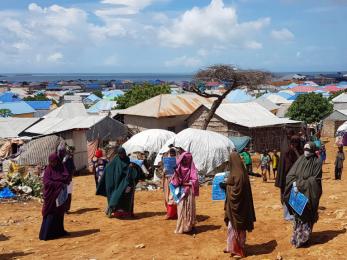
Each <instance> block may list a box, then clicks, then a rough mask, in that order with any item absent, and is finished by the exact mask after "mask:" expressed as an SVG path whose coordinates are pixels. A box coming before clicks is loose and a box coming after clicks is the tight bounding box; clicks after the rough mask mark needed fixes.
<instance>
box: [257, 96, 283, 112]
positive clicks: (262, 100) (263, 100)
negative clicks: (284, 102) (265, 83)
mask: <svg viewBox="0 0 347 260" xmlns="http://www.w3.org/2000/svg"><path fill="white" fill-rule="evenodd" d="M253 102H255V103H257V104H259V105H261V106H262V107H264V108H265V109H267V110H268V111H270V112H271V113H273V114H276V112H277V110H278V109H279V106H278V105H276V104H275V103H273V102H271V101H270V100H268V99H267V98H265V97H260V98H257V99H256V100H254V101H253Z"/></svg>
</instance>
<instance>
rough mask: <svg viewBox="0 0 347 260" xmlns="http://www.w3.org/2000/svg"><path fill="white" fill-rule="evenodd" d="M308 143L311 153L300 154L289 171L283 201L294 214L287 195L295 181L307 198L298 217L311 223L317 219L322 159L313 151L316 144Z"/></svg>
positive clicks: (320, 193)
mask: <svg viewBox="0 0 347 260" xmlns="http://www.w3.org/2000/svg"><path fill="white" fill-rule="evenodd" d="M308 144H309V147H310V148H309V149H310V151H312V152H313V154H312V156H310V157H305V156H304V155H302V156H300V158H299V159H298V160H297V161H296V162H295V164H294V165H293V167H292V168H291V170H290V171H289V173H288V175H287V179H286V188H285V192H284V201H285V203H286V204H287V207H288V209H289V210H290V211H291V213H292V214H294V213H295V212H294V211H293V210H292V208H291V207H290V205H289V197H290V192H291V190H292V187H293V182H296V186H297V188H298V190H299V192H301V193H303V194H304V195H305V196H306V197H307V198H308V203H307V205H306V207H305V209H304V212H303V214H302V215H301V216H298V218H300V219H301V220H302V221H303V222H309V223H312V224H313V223H315V222H317V220H318V206H319V200H320V197H321V195H322V161H321V160H320V159H319V158H318V157H317V155H316V154H315V153H314V151H315V150H316V145H315V144H314V143H313V142H309V143H308Z"/></svg>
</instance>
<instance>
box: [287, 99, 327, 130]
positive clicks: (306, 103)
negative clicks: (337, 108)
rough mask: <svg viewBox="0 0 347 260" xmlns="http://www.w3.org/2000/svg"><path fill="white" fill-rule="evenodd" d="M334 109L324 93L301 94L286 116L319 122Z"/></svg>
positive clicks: (308, 122) (307, 121)
mask: <svg viewBox="0 0 347 260" xmlns="http://www.w3.org/2000/svg"><path fill="white" fill-rule="evenodd" d="M332 111H333V105H332V104H331V103H330V102H329V100H328V99H326V98H324V97H323V96H322V94H316V93H309V94H304V95H300V96H299V97H298V98H297V100H295V101H294V102H293V104H292V105H291V106H290V108H289V110H288V113H287V115H286V116H288V117H289V118H290V119H293V120H299V121H304V122H306V123H307V124H311V123H317V122H319V121H320V120H322V119H323V118H324V117H325V116H326V115H328V114H330V113H331V112H332Z"/></svg>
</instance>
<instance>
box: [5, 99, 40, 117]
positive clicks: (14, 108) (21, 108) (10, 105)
mask: <svg viewBox="0 0 347 260" xmlns="http://www.w3.org/2000/svg"><path fill="white" fill-rule="evenodd" d="M0 109H8V110H10V111H11V113H12V114H14V115H21V114H30V113H35V112H36V111H35V109H33V108H32V107H31V106H29V105H28V104H27V103H25V102H24V101H19V102H6V103H0Z"/></svg>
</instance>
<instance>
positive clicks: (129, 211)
mask: <svg viewBox="0 0 347 260" xmlns="http://www.w3.org/2000/svg"><path fill="white" fill-rule="evenodd" d="M284 139H285V140H284V142H283V143H282V147H281V151H280V156H278V155H277V152H276V151H274V155H273V157H272V158H270V159H269V158H267V161H268V162H272V163H273V169H275V170H276V169H277V171H278V172H277V174H275V177H276V183H275V185H276V186H277V187H278V188H280V194H281V202H282V204H283V209H284V217H285V219H286V220H290V221H293V235H292V238H291V243H292V244H293V245H294V246H295V247H301V246H303V245H305V244H306V243H307V242H308V241H309V239H310V236H311V233H312V229H313V226H314V224H315V223H316V222H317V220H318V206H319V200H320V197H321V194H322V160H321V159H320V158H319V156H318V155H317V150H318V149H317V146H316V144H315V143H313V142H308V143H306V144H305V145H304V146H302V141H301V139H300V137H299V136H296V135H288V138H284ZM244 152H246V153H249V152H248V150H245V151H244ZM95 155H96V156H95V160H94V161H95V162H94V168H95V172H96V174H95V182H96V186H97V192H96V194H97V195H102V196H105V197H107V208H106V210H105V213H106V214H107V216H109V217H117V218H131V217H133V216H134V198H135V188H136V185H137V183H138V181H140V180H142V179H144V178H145V174H144V172H143V170H142V169H141V167H140V166H139V165H137V164H136V163H134V162H132V161H131V160H130V158H129V156H128V155H127V153H126V151H125V150H124V149H123V148H122V147H120V148H119V149H118V152H117V155H116V156H115V157H114V158H113V159H112V160H111V161H110V162H108V161H107V160H106V159H104V158H103V156H102V153H101V152H97V153H96V154H95ZM263 155H264V156H269V155H268V154H266V153H265V154H263ZM165 157H171V158H174V159H175V161H176V165H175V168H174V170H173V172H170V171H166V170H165V169H164V174H163V178H162V180H163V190H164V202H165V207H166V212H167V214H166V218H167V219H177V223H176V229H175V233H178V234H182V233H189V232H192V231H193V230H194V228H195V225H196V203H195V199H196V197H197V196H199V178H198V170H197V168H196V167H195V164H194V160H193V156H192V154H191V153H189V152H186V151H183V150H182V149H176V148H174V147H171V148H170V149H169V151H168V153H167V154H166V155H165ZM343 160H344V154H343V149H342V148H339V151H338V154H337V159H336V163H335V166H336V172H337V176H338V177H339V178H341V172H342V170H341V167H342V166H341V165H343ZM261 161H262V160H261ZM264 161H265V159H264ZM251 164H252V159H251V156H250V155H249V158H247V154H246V155H245V154H244V153H241V156H240V154H238V153H237V152H232V153H231V155H230V161H229V169H230V171H229V174H228V175H227V177H226V181H225V182H223V183H221V188H223V189H225V192H226V200H225V206H224V210H225V216H224V221H225V224H226V226H227V230H228V231H227V246H226V248H225V250H224V252H225V253H230V254H231V255H232V256H234V257H244V256H245V255H246V252H245V241H246V232H247V231H249V232H250V231H252V230H253V229H254V222H255V221H256V217H255V210H254V205H253V197H252V190H251V185H250V180H249V175H250V174H249V173H250V172H251V171H252V167H250V166H249V165H251ZM274 164H275V166H276V167H274ZM73 172H74V165H73V160H72V157H71V156H70V155H69V154H68V153H67V152H66V149H65V148H64V147H60V148H59V149H58V152H57V153H54V154H52V155H51V156H50V157H49V165H48V166H47V168H46V170H45V172H44V177H43V182H44V205H43V210H42V214H43V222H42V227H41V231H40V239H42V240H48V239H54V238H56V237H60V236H65V235H67V234H68V233H67V232H66V231H65V229H64V214H65V213H66V212H67V211H68V209H69V203H71V200H70V201H69V199H68V197H69V196H68V193H69V192H68V186H72V175H73ZM70 190H71V188H70ZM70 194H71V192H70ZM293 194H294V195H296V194H303V196H305V198H307V204H306V205H305V207H304V210H303V211H302V212H297V211H296V210H295V209H294V208H293V207H292V205H291V203H290V200H291V199H292V196H293Z"/></svg>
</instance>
